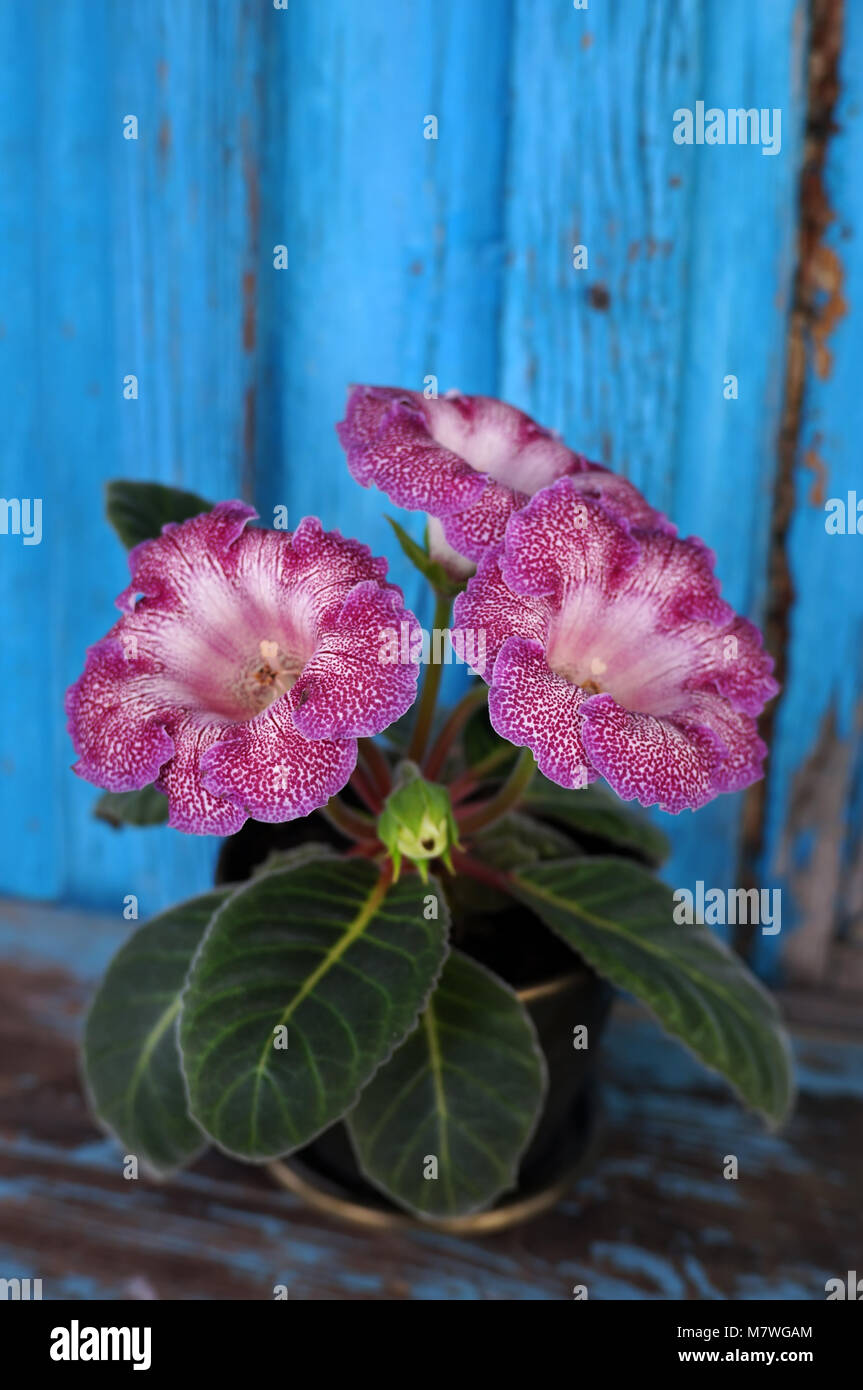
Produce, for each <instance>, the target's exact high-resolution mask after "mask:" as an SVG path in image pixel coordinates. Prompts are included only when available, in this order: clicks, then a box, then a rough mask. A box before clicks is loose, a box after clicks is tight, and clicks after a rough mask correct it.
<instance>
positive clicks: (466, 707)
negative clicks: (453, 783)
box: [423, 681, 488, 782]
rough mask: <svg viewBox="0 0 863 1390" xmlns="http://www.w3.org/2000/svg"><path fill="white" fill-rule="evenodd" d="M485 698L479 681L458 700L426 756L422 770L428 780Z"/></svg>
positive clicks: (485, 695) (438, 770) (483, 684)
mask: <svg viewBox="0 0 863 1390" xmlns="http://www.w3.org/2000/svg"><path fill="white" fill-rule="evenodd" d="M487 698H488V691H487V689H486V686H485V683H484V682H482V681H481V682H480V684H479V685H478V686H472V687H471V688H470V690H469V691H468V692H467V694H466V695H463V696H462V698H461V699H460V700H459V702H458V704H457V705H456V706H455V708H454V709H453V711H452V713H451V714H450V716H449V718H448V719H447V721H446V723H445V724H444V726H443V728H442V729H441V731H440V733H439V734H438V736H437V738H436V739H435V741H434V743H433V744H432V747H431V751H430V753H429V755H428V757H427V758H426V761H425V767H424V768H423V772H424V774H425V776H426V777H427V778H428V779H429V781H430V782H433V781H434V779H435V778H436V777H437V776H438V774H439V772H440V770H441V768H442V767H443V765H444V760H445V759H446V755H447V753H448V752H449V750H450V748H451V747H452V745H453V742H454V740H455V738H456V736H457V735H458V733H459V732H460V730H461V729H462V728H463V726H464V725H465V724H466V723H467V721H468V720H469V719H470V717H471V715H472V714H473V712H474V710H477V709H480V708H481V706H482V705H484V704H485V702H486V700H487Z"/></svg>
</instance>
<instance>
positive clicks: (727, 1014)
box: [510, 858, 794, 1123]
mask: <svg viewBox="0 0 863 1390" xmlns="http://www.w3.org/2000/svg"><path fill="white" fill-rule="evenodd" d="M510 883H511V884H512V886H513V892H514V893H515V895H516V896H517V897H519V898H520V899H521V901H522V902H524V903H525V904H526V905H527V906H528V907H530V908H531V909H532V910H533V911H534V912H535V913H536V914H537V915H538V916H539V917H541V918H542V920H543V921H544V922H545V924H546V926H548V927H550V928H551V929H552V930H553V931H556V932H557V933H558V935H560V936H561V937H563V939H564V941H566V942H567V943H568V945H570V946H571V947H572V948H573V950H575V951H577V952H578V953H579V954H580V955H581V956H583V957H584V959H585V960H586V961H587V962H588V964H590V965H592V966H593V968H594V970H596V971H597V972H598V974H600V975H604V976H605V977H606V978H607V979H609V980H611V981H612V982H613V983H614V984H615V985H619V986H620V988H621V989H625V990H628V991H629V992H630V993H631V994H634V995H635V996H636V998H638V999H641V1000H642V1001H643V1002H644V1003H645V1004H647V1006H648V1007H649V1008H650V1009H651V1010H652V1011H653V1013H654V1014H655V1015H656V1017H657V1018H658V1020H659V1022H660V1023H661V1024H662V1025H663V1027H664V1028H665V1029H667V1031H668V1032H669V1033H671V1034H673V1035H674V1036H675V1037H677V1038H680V1039H681V1041H682V1042H684V1043H685V1044H686V1045H687V1046H688V1047H689V1048H691V1050H692V1051H693V1052H694V1053H695V1055H696V1057H698V1058H699V1059H700V1061H702V1062H703V1063H704V1065H705V1066H707V1067H709V1068H711V1069H712V1070H713V1071H717V1072H719V1073H720V1075H722V1076H724V1077H725V1078H726V1080H727V1081H729V1082H730V1083H731V1085H732V1087H733V1088H734V1090H735V1091H736V1092H737V1093H738V1094H739V1095H740V1096H741V1097H742V1099H743V1100H744V1101H746V1102H747V1103H748V1104H749V1105H751V1106H753V1107H754V1108H755V1109H756V1110H759V1111H761V1112H762V1113H763V1114H764V1115H766V1116H767V1117H768V1118H769V1119H771V1120H773V1121H775V1122H777V1123H778V1122H779V1121H780V1120H782V1119H783V1118H784V1116H785V1115H786V1114H787V1113H788V1110H789V1109H790V1106H791V1102H792V1099H793V1091H794V1084H793V1075H792V1070H791V1062H790V1053H789V1046H788V1040H787V1037H786V1035H785V1032H784V1030H783V1028H782V1026H781V1024H780V1022H779V1015H778V1010H777V1008H776V1004H775V1003H774V1001H773V999H772V998H771V996H770V995H769V994H768V993H767V991H766V990H764V989H763V988H762V987H761V985H760V984H759V983H758V981H757V980H756V979H755V978H754V976H753V975H751V974H750V972H749V971H748V970H747V969H746V967H745V966H744V965H743V963H742V962H741V961H740V960H738V958H737V957H736V956H735V955H733V953H732V952H731V951H730V950H728V948H727V947H726V946H725V945H723V943H722V942H720V941H719V940H718V939H717V938H716V937H715V936H713V935H712V934H711V932H710V931H709V930H708V929H707V928H706V927H704V926H700V925H698V924H697V923H696V924H693V925H691V926H689V925H678V924H677V923H675V921H674V917H673V913H674V910H675V902H674V898H673V896H672V892H671V889H670V888H667V887H666V885H665V884H663V883H659V882H658V881H657V880H656V879H655V878H653V876H652V875H651V874H649V873H648V872H647V871H646V870H645V869H643V868H641V867H640V866H639V865H637V864H633V863H632V862H631V861H629V860H626V859H614V858H606V859H572V860H561V861H558V862H557V863H550V862H546V863H543V864H535V865H531V866H529V867H526V868H523V869H519V870H518V871H517V872H516V873H514V874H512V875H511V876H510Z"/></svg>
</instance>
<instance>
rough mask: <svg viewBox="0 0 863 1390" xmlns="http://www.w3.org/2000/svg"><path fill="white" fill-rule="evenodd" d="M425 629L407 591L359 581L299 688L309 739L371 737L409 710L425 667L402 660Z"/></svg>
mask: <svg viewBox="0 0 863 1390" xmlns="http://www.w3.org/2000/svg"><path fill="white" fill-rule="evenodd" d="M419 630H420V626H419V623H418V622H417V620H416V618H415V617H414V615H413V614H412V613H411V612H409V611H408V609H406V608H405V606H404V602H403V600H402V595H401V591H400V590H399V589H397V588H395V587H388V588H385V589H383V588H381V587H380V585H378V584H374V583H371V582H367V583H364V584H357V585H356V587H355V588H354V589H352V590H351V592H350V594H349V595H348V597H347V598H346V599H345V601H344V603H343V604H342V606H341V608H340V609H339V611H338V614H337V615H336V616H335V617H334V618H333V620H332V625H331V626H330V627H329V628H328V629H327V630H326V631H325V632H323V633H322V634H321V637H320V640H319V643H318V647H317V649H316V651H315V654H314V656H313V657H312V658H311V660H310V661H308V662H307V663H306V665H305V667H304V668H303V673H302V675H301V676H300V678H299V680H298V681H297V683H296V685H295V686H294V689H293V692H292V694H293V695H294V697H295V699H294V710H295V713H294V722H295V724H296V727H297V728H298V729H299V731H300V733H302V734H303V736H304V737H305V738H364V737H370V736H372V735H374V734H379V733H381V732H382V730H384V729H386V728H388V726H389V725H390V724H393V723H395V721H396V720H397V719H400V718H401V716H402V715H403V714H404V713H405V712H406V711H407V710H408V709H410V707H411V705H412V704H413V702H414V699H415V698H416V689H417V680H418V678H419V665H418V662H417V661H410V660H408V661H403V660H402V659H401V658H402V655H403V654H404V653H408V654H409V653H410V652H411V651H413V650H416V644H414V645H413V646H412V639H413V637H414V634H416V633H419Z"/></svg>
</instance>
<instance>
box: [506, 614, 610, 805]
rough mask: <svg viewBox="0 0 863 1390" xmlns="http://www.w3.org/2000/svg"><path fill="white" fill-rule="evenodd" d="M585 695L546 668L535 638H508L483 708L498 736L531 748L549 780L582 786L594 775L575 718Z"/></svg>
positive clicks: (578, 721)
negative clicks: (485, 709)
mask: <svg viewBox="0 0 863 1390" xmlns="http://www.w3.org/2000/svg"><path fill="white" fill-rule="evenodd" d="M589 699H590V697H589V696H588V695H587V694H586V693H585V691H583V690H582V689H581V688H580V687H579V686H577V685H571V684H570V683H569V682H568V681H565V680H563V679H561V677H560V676H556V675H555V674H554V672H553V671H550V670H549V668H548V665H547V664H546V660H545V655H544V653H543V649H542V644H541V643H540V642H535V641H530V640H529V639H525V638H523V637H510V638H509V639H508V640H507V641H506V642H505V643H504V646H503V648H502V650H501V652H500V655H499V656H498V658H497V660H496V662H495V664H494V677H493V682H492V689H491V691H490V692H489V697H488V712H489V718H490V719H491V723H492V726H493V727H494V728H495V729H496V730H497V732H498V733H499V734H500V735H501V737H502V738H505V739H508V740H509V742H510V743H514V744H516V746H518V747H522V746H527V747H528V748H530V749H531V750H532V751H533V753H534V756H535V757H536V762H537V766H538V767H539V770H540V772H542V773H543V774H544V775H545V776H546V777H548V778H549V780H550V781H552V782H557V783H558V784H559V786H561V787H585V786H587V784H588V782H593V781H595V780H596V772H595V770H594V769H593V767H591V765H590V761H589V759H588V757H587V753H586V751H585V747H584V743H583V742H582V738H581V720H580V718H579V712H580V710H581V707H582V706H583V705H584V704H585V703H586V702H587V701H588V700H589Z"/></svg>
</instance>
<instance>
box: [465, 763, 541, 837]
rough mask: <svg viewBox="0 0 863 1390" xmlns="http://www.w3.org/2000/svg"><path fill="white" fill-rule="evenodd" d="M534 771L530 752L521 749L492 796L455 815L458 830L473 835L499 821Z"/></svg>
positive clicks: (520, 796) (520, 794)
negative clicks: (507, 773)
mask: <svg viewBox="0 0 863 1390" xmlns="http://www.w3.org/2000/svg"><path fill="white" fill-rule="evenodd" d="M535 771H536V763H535V762H534V760H533V754H532V752H531V751H530V749H529V748H523V749H522V750H521V752H520V753H519V755H518V761H517V762H516V764H515V767H514V768H513V770H512V772H511V773H510V774H509V777H508V778H507V779H506V781H505V782H504V784H503V786H502V787H501V788H500V790H499V791H497V792H496V793H495V795H494V796H492V797H490V798H489V800H488V801H484V802H482V803H481V804H480V805H479V806H471V807H469V808H467V809H466V810H465V811H464V812H463V813H462V814H461V815H458V813H457V814H456V820H457V821H458V828H459V830H460V831H461V832H463V833H464V834H465V835H473V834H474V833H475V832H476V831H477V830H485V828H486V826H488V825H493V824H494V822H495V821H497V820H500V818H501V816H505V815H506V813H507V811H509V810H511V809H512V807H513V806H515V805H517V804H518V802H519V801H520V800H521V798H522V796H523V794H524V792H525V791H526V790H527V787H528V785H529V783H530V780H531V778H532V777H533V774H534V772H535Z"/></svg>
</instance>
